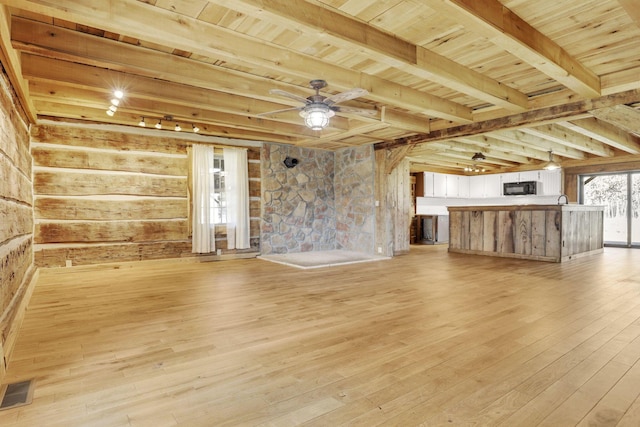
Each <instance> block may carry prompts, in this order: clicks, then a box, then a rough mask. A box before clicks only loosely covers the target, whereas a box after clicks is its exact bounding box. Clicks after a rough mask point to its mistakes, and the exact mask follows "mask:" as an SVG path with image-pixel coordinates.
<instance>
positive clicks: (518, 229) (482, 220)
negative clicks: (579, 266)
mask: <svg viewBox="0 0 640 427" xmlns="http://www.w3.org/2000/svg"><path fill="white" fill-rule="evenodd" d="M448 209H449V252H459V253H465V254H477V255H489V256H499V257H511V258H521V259H532V260H538V261H551V262H563V261H567V260H570V259H574V258H576V257H578V256H584V255H590V254H596V253H600V252H602V251H603V216H604V207H603V206H585V205H577V204H568V205H507V206H455V207H454V206H450V207H449V208H448Z"/></svg>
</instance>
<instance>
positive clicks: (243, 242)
mask: <svg viewBox="0 0 640 427" xmlns="http://www.w3.org/2000/svg"><path fill="white" fill-rule="evenodd" d="M222 154H223V156H224V182H225V187H226V188H225V190H226V196H227V248H229V249H235V248H237V249H247V248H249V246H250V245H249V232H250V231H249V171H248V164H247V149H246V148H224V149H223V150H222Z"/></svg>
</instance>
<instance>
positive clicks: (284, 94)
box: [269, 89, 311, 104]
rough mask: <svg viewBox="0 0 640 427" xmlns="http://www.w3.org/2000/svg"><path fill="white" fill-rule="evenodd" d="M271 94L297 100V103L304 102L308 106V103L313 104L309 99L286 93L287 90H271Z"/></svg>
mask: <svg viewBox="0 0 640 427" xmlns="http://www.w3.org/2000/svg"><path fill="white" fill-rule="evenodd" d="M269 93H270V94H272V95H280V96H284V97H285V98H290V99H293V100H295V101H299V102H302V103H303V104H308V103H310V102H311V101H309V100H308V99H307V98H303V97H302V96H300V95H296V94H294V93H291V92H287V91H285V90H280V89H271V90H270V91H269Z"/></svg>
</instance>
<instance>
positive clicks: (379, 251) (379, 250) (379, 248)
mask: <svg viewBox="0 0 640 427" xmlns="http://www.w3.org/2000/svg"><path fill="white" fill-rule="evenodd" d="M378 253H379V254H381V253H382V246H378Z"/></svg>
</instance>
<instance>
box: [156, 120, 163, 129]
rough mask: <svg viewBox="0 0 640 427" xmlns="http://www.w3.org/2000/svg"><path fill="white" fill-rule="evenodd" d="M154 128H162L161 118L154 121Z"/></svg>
mask: <svg viewBox="0 0 640 427" xmlns="http://www.w3.org/2000/svg"><path fill="white" fill-rule="evenodd" d="M156 129H162V120H158V123H156Z"/></svg>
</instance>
